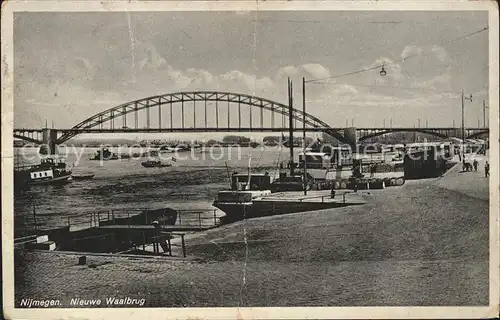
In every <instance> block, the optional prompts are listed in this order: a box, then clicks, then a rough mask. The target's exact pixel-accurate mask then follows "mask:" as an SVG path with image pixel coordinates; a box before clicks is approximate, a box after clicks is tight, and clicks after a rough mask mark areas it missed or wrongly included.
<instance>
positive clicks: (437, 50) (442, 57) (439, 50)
mask: <svg viewBox="0 0 500 320" xmlns="http://www.w3.org/2000/svg"><path fill="white" fill-rule="evenodd" d="M431 50H432V52H434V54H435V55H436V57H437V58H438V59H439V61H441V62H444V61H447V60H448V59H449V56H448V53H447V52H446V50H445V49H444V48H443V47H440V46H432V49H431Z"/></svg>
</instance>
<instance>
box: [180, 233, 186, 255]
mask: <svg viewBox="0 0 500 320" xmlns="http://www.w3.org/2000/svg"><path fill="white" fill-rule="evenodd" d="M181 239H182V255H183V256H184V258H185V257H186V243H185V242H184V234H181Z"/></svg>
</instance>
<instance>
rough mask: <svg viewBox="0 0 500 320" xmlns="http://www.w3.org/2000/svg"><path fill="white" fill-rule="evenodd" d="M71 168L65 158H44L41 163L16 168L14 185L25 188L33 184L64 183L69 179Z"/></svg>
mask: <svg viewBox="0 0 500 320" xmlns="http://www.w3.org/2000/svg"><path fill="white" fill-rule="evenodd" d="M70 177H71V170H69V169H67V168H66V163H65V162H64V159H63V158H59V159H56V158H44V159H42V160H41V162H40V164H37V165H31V166H22V167H17V168H15V169H14V186H15V188H16V189H23V188H25V187H29V186H31V185H51V184H63V183H67V182H68V181H69V178H70Z"/></svg>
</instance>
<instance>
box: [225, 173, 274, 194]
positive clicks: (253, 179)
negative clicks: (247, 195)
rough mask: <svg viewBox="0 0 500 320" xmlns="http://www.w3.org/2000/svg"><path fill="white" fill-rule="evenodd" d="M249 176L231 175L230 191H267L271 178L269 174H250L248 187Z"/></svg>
mask: <svg viewBox="0 0 500 320" xmlns="http://www.w3.org/2000/svg"><path fill="white" fill-rule="evenodd" d="M248 177H249V174H243V173H242V174H239V173H236V172H235V173H233V175H232V176H231V190H238V191H240V190H269V188H270V187H271V176H269V173H267V172H266V173H252V174H250V185H249V186H248Z"/></svg>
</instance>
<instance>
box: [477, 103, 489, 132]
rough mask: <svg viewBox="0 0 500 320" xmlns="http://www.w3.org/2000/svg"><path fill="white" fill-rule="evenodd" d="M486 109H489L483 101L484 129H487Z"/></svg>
mask: <svg viewBox="0 0 500 320" xmlns="http://www.w3.org/2000/svg"><path fill="white" fill-rule="evenodd" d="M486 109H488V107H487V106H486V101H485V100H483V128H486ZM478 127H479V126H478Z"/></svg>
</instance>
